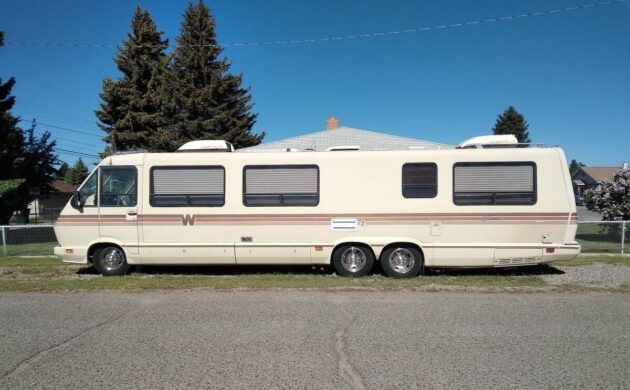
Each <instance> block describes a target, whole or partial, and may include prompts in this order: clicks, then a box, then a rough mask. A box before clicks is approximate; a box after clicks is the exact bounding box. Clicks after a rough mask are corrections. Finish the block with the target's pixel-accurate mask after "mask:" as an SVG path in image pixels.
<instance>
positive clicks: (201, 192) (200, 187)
mask: <svg viewBox="0 0 630 390" xmlns="http://www.w3.org/2000/svg"><path fill="white" fill-rule="evenodd" d="M149 203H150V204H151V206H153V207H221V206H223V205H224V204H225V168H223V167H222V166H171V167H153V168H151V191H150V199H149Z"/></svg>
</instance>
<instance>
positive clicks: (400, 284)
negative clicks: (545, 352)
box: [0, 274, 544, 291]
mask: <svg viewBox="0 0 630 390" xmlns="http://www.w3.org/2000/svg"><path fill="white" fill-rule="evenodd" d="M440 286H441V287H448V286H457V287H483V288H488V287H495V288H499V287H503V288H504V287H541V286H544V282H543V281H542V279H540V278H539V277H536V276H527V277H520V278H516V277H496V276H492V277H489V276H487V277H480V276H461V277H452V276H433V277H426V278H414V279H405V280H397V279H391V278H386V277H384V276H371V277H365V278H359V279H349V278H341V277H334V276H328V275H284V274H283V275H278V274H262V275H240V276H234V277H225V276H176V275H160V276H154V277H150V278H147V277H143V276H137V275H128V276H121V277H109V278H91V279H57V280H51V279H37V280H35V279H33V280H5V281H3V283H2V284H0V291H63V290H111V289H114V290H123V291H128V290H158V289H159V290H174V289H193V288H210V289H214V290H235V289H255V290H273V289H286V288H292V289H342V290H353V289H362V290H371V289H374V290H400V289H416V288H430V287H433V288H439V287H440Z"/></svg>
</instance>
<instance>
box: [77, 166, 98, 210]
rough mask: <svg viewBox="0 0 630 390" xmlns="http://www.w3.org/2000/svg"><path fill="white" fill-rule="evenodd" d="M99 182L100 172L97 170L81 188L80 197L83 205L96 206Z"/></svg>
mask: <svg viewBox="0 0 630 390" xmlns="http://www.w3.org/2000/svg"><path fill="white" fill-rule="evenodd" d="M97 183H98V172H97V171H96V170H95V171H94V172H92V175H91V176H90V178H89V179H87V180H86V181H85V183H84V184H83V186H82V187H81V189H80V190H79V195H80V196H79V199H80V203H81V206H82V207H93V206H96V187H97Z"/></svg>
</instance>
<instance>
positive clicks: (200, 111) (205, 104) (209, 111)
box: [169, 1, 265, 147]
mask: <svg viewBox="0 0 630 390" xmlns="http://www.w3.org/2000/svg"><path fill="white" fill-rule="evenodd" d="M221 52H222V49H221V47H220V46H219V44H218V43H217V39H216V34H215V19H214V17H213V16H212V14H211V12H210V10H209V8H208V7H207V6H206V5H205V4H204V3H203V1H199V2H198V3H197V4H192V3H190V4H189V5H188V8H187V9H186V12H185V13H184V19H183V21H182V25H181V30H180V35H179V37H177V43H176V46H175V49H174V52H173V60H172V66H171V72H170V73H171V74H170V77H169V83H170V84H171V86H170V88H169V90H170V91H172V93H173V99H172V102H171V107H172V108H174V110H175V111H174V114H175V115H174V123H173V124H172V126H171V132H170V133H169V134H176V135H177V139H178V143H183V142H185V141H187V140H196V139H223V140H227V141H230V142H232V143H233V144H234V145H235V147H246V146H252V145H257V144H259V143H260V142H261V141H262V139H263V137H264V136H265V134H264V133H262V134H259V135H257V134H253V133H252V128H253V126H254V124H255V123H256V117H257V114H254V113H252V112H251V109H252V107H253V105H252V103H251V95H250V94H249V89H247V88H243V87H241V82H242V75H240V74H239V75H232V74H231V73H229V70H230V63H229V62H228V60H227V59H225V58H221Z"/></svg>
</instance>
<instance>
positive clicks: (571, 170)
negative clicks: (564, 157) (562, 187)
mask: <svg viewBox="0 0 630 390" xmlns="http://www.w3.org/2000/svg"><path fill="white" fill-rule="evenodd" d="M585 166H586V165H584V164H582V163H581V162H577V161H576V160H575V159H573V160H571V164H569V173H571V176H573V174H574V173H575V172H577V171H578V169H580V168H581V167H585Z"/></svg>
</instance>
